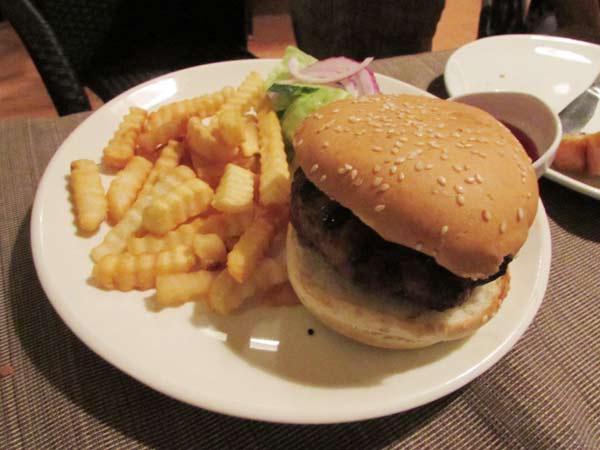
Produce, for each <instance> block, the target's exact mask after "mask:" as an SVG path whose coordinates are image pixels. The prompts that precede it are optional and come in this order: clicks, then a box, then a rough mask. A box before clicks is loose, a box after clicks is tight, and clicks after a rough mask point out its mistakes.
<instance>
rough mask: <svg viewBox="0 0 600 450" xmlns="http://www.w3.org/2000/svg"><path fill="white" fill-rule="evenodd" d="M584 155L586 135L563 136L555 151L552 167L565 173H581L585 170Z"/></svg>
mask: <svg viewBox="0 0 600 450" xmlns="http://www.w3.org/2000/svg"><path fill="white" fill-rule="evenodd" d="M586 153H587V139H586V135H584V134H571V135H565V136H564V137H563V139H562V141H561V143H560V145H559V147H558V150H556V156H555V157H554V162H553V164H554V167H556V168H557V169H558V170H563V171H566V172H576V173H583V172H585V170H586Z"/></svg>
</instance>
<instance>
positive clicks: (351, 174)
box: [350, 169, 358, 180]
mask: <svg viewBox="0 0 600 450" xmlns="http://www.w3.org/2000/svg"><path fill="white" fill-rule="evenodd" d="M357 175H358V170H356V169H352V172H350V178H351V179H353V180H354V179H355V178H356V176H357Z"/></svg>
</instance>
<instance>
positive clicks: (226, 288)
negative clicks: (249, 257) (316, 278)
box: [208, 258, 288, 314]
mask: <svg viewBox="0 0 600 450" xmlns="http://www.w3.org/2000/svg"><path fill="white" fill-rule="evenodd" d="M287 280H288V276H287V272H286V271H285V269H282V267H281V265H280V264H278V263H277V262H276V261H274V260H273V259H271V258H264V259H263V260H262V261H261V262H260V263H259V265H258V266H257V267H256V270H255V271H254V272H253V273H252V276H251V277H250V278H249V279H248V281H247V282H245V283H240V282H238V281H237V280H236V279H235V278H233V277H232V276H231V274H230V273H229V272H228V271H227V270H223V271H221V272H220V273H219V274H218V275H217V277H216V278H215V279H214V281H213V283H212V286H211V289H210V295H209V302H208V304H209V306H210V308H211V309H212V310H213V311H215V312H217V313H219V314H229V313H230V312H232V311H234V310H235V309H237V308H239V307H240V306H241V305H242V303H243V302H244V301H245V300H247V299H249V298H250V297H253V296H254V295H256V294H259V293H261V292H263V291H266V290H267V289H269V288H270V287H272V286H275V285H277V284H280V283H284V282H286V281H287Z"/></svg>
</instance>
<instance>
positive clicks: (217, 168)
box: [190, 152, 226, 189]
mask: <svg viewBox="0 0 600 450" xmlns="http://www.w3.org/2000/svg"><path fill="white" fill-rule="evenodd" d="M190 157H191V160H192V167H193V168H194V171H195V172H196V176H197V177H198V178H200V179H201V180H202V181H204V182H205V183H208V185H209V186H210V187H211V188H213V189H216V188H217V186H218V185H219V181H220V180H221V176H222V175H223V171H224V170H225V165H226V163H222V162H214V161H208V160H207V159H205V158H203V157H202V156H200V155H198V154H197V153H195V152H190Z"/></svg>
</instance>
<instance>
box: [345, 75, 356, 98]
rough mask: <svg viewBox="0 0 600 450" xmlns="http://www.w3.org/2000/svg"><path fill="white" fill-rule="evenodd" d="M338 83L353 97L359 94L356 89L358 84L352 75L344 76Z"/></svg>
mask: <svg viewBox="0 0 600 450" xmlns="http://www.w3.org/2000/svg"><path fill="white" fill-rule="evenodd" d="M340 84H341V85H342V86H343V87H344V89H345V90H346V91H347V92H349V93H350V94H351V95H352V96H353V97H358V96H359V95H360V91H359V89H358V84H357V83H356V80H355V79H354V77H348V78H344V79H343V80H340Z"/></svg>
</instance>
